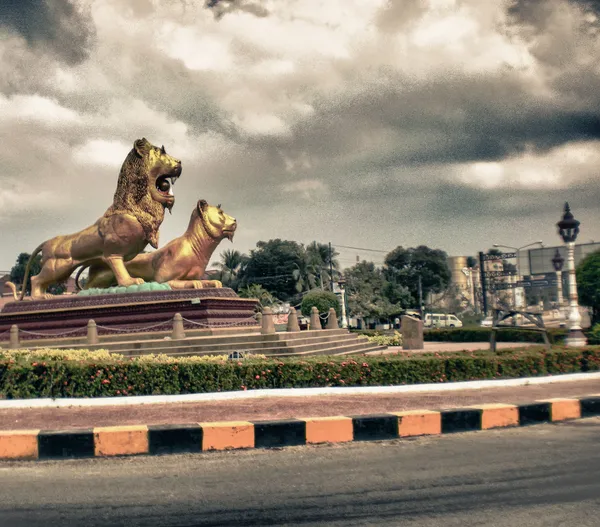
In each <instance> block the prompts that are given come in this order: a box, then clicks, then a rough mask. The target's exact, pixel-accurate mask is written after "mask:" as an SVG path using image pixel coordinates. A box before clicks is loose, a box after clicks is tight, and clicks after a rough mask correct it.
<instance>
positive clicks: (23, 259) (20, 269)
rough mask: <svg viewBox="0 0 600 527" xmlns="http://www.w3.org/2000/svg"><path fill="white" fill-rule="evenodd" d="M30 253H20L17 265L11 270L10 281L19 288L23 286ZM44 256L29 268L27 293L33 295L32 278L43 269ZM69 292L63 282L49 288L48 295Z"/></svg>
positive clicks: (35, 260) (37, 258)
mask: <svg viewBox="0 0 600 527" xmlns="http://www.w3.org/2000/svg"><path fill="white" fill-rule="evenodd" d="M30 256H31V255H30V254H29V253H20V254H19V256H17V261H16V263H15V265H13V267H12V269H11V270H10V281H11V282H13V283H14V284H16V285H17V286H18V287H22V286H23V278H24V277H25V268H26V267H27V262H28V261H29V258H30ZM41 262H42V255H41V254H38V255H37V256H36V257H35V258H34V259H33V261H32V262H31V267H30V268H29V277H28V279H27V284H26V286H25V293H26V294H28V295H30V294H31V277H32V276H35V275H36V274H38V273H39V272H40V270H41V269H42V263H41ZM66 290H67V285H66V283H64V282H62V283H59V284H53V285H51V286H50V287H49V288H48V293H50V294H53V295H62V294H63V293H64V292H65V291H66Z"/></svg>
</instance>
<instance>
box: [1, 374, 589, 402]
mask: <svg viewBox="0 0 600 527" xmlns="http://www.w3.org/2000/svg"><path fill="white" fill-rule="evenodd" d="M596 379H600V372H592V373H566V374H562V375H548V376H544V377H522V378H519V379H499V380H489V381H462V382H444V383H437V384H408V385H401V386H346V387H341V386H336V387H330V388H274V389H273V388H267V389H261V390H248V391H235V392H213V393H191V394H183V395H135V396H131V397H95V398H90V399H85V398H61V399H48V398H46V399H10V400H0V410H8V409H11V408H64V407H88V406H129V405H138V404H166V403H194V402H203V401H229V400H232V399H236V400H237V399H259V398H266V397H317V396H322V395H368V394H388V393H423V392H453V391H458V390H481V389H484V388H510V387H514V386H530V385H542V384H554V383H559V382H573V381H591V380H596Z"/></svg>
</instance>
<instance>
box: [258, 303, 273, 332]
mask: <svg viewBox="0 0 600 527" xmlns="http://www.w3.org/2000/svg"><path fill="white" fill-rule="evenodd" d="M260 332H261V333H262V334H263V335H271V334H273V333H275V322H274V321H273V311H271V308H270V307H265V308H264V309H263V312H262V328H261V330H260Z"/></svg>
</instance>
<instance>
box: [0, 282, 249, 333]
mask: <svg viewBox="0 0 600 527" xmlns="http://www.w3.org/2000/svg"><path fill="white" fill-rule="evenodd" d="M257 305H258V300H256V299H252V298H240V297H238V296H237V295H236V293H235V292H234V291H233V290H232V289H229V288H226V287H224V288H219V289H216V288H215V289H183V290H172V291H146V292H140V293H114V294H104V295H90V296H83V295H59V296H56V297H55V298H51V299H48V300H35V301H27V300H25V301H23V302H10V303H8V304H6V305H5V306H4V308H3V309H2V312H0V334H3V333H4V332H5V331H9V330H10V328H11V326H12V325H13V324H16V325H17V326H18V327H19V331H20V339H21V340H38V339H48V338H51V337H54V336H55V337H57V338H58V337H65V336H69V337H83V336H85V335H86V333H87V325H88V322H89V321H90V320H94V321H95V322H96V324H97V327H98V335H115V334H118V333H119V332H118V331H115V330H126V331H123V334H126V333H129V334H131V333H135V332H137V331H139V332H153V331H170V330H171V329H172V328H173V316H174V315H175V313H180V314H181V315H182V317H183V319H184V320H183V324H184V328H185V329H190V330H193V329H202V328H207V329H208V328H229V327H231V328H233V327H240V328H243V327H251V326H256V324H257V322H256V319H255V318H253V315H254V312H255V307H256V306H257ZM149 326H152V327H151V328H149ZM105 328H109V329H105ZM28 332H31V333H28ZM4 337H5V335H2V337H1V339H2V340H8V333H6V338H4Z"/></svg>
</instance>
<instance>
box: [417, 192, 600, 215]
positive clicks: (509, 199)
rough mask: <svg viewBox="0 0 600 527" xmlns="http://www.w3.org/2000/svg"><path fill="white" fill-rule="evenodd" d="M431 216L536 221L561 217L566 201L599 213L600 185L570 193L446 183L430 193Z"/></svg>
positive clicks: (582, 208) (581, 208)
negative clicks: (547, 217) (529, 218)
mask: <svg viewBox="0 0 600 527" xmlns="http://www.w3.org/2000/svg"><path fill="white" fill-rule="evenodd" d="M430 196H431V206H430V207H429V208H428V210H429V212H430V214H432V215H433V216H434V217H436V218H438V219H440V220H441V219H447V218H453V217H454V218H458V217H460V218H464V219H472V220H475V219H476V218H482V217H485V218H486V219H487V220H494V219H495V220H499V221H501V220H503V219H507V218H510V219H514V218H527V217H531V218H536V217H541V216H544V215H546V214H548V215H551V216H552V215H554V216H556V217H557V218H558V217H559V215H560V212H561V207H562V204H563V203H564V202H565V200H568V201H570V202H573V203H577V207H578V208H579V209H580V210H586V209H587V210H591V211H595V210H596V209H597V207H598V203H599V202H600V187H598V185H585V186H584V185H575V186H573V187H572V188H569V189H566V190H565V189H551V188H541V189H540V188H537V189H536V188H522V187H519V188H512V189H511V188H506V187H499V188H493V189H485V188H474V187H470V186H467V185H461V184H456V183H442V184H440V185H438V186H437V187H436V188H435V189H434V190H432V191H430Z"/></svg>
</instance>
